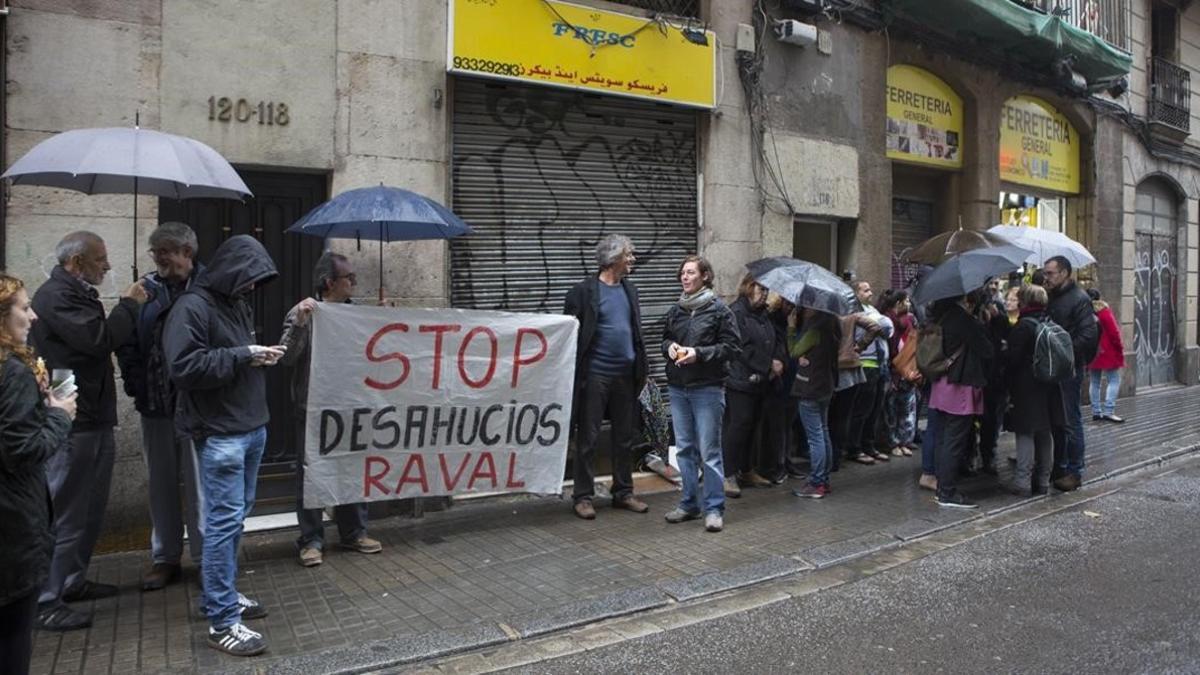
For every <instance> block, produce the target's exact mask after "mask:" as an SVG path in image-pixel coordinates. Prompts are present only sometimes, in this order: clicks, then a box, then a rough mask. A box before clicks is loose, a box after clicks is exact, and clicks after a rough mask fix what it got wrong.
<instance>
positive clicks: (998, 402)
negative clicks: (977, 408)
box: [979, 387, 1008, 466]
mask: <svg viewBox="0 0 1200 675" xmlns="http://www.w3.org/2000/svg"><path fill="white" fill-rule="evenodd" d="M1007 408H1008V391H1007V390H1006V389H1004V388H1003V387H988V388H986V389H984V390H983V415H981V416H980V417H979V459H980V461H981V462H982V463H983V466H992V465H993V464H994V463H995V462H996V444H997V443H998V442H999V440H1000V428H1001V427H1002V426H1003V425H1004V411H1005V409H1007Z"/></svg>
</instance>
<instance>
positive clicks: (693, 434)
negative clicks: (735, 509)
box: [667, 386, 725, 513]
mask: <svg viewBox="0 0 1200 675" xmlns="http://www.w3.org/2000/svg"><path fill="white" fill-rule="evenodd" d="M667 393H668V395H669V396H670V398H671V426H672V428H674V430H675V445H676V447H677V448H678V450H677V452H676V455H675V461H676V462H678V463H679V473H680V475H681V476H682V478H683V498H682V499H680V500H679V508H681V509H683V510H684V511H687V512H689V513H700V512H701V511H703V512H704V513H710V512H713V511H715V512H717V513H724V512H725V488H724V486H723V485H722V483H724V481H725V466H724V461H723V459H722V453H721V422H722V418H723V417H724V416H725V388H724V387H676V386H671V387H668V388H667ZM701 470H703V471H704V503H703V508H701V506H702V505H701V503H700V496H699V489H700V485H699V483H700V471H701Z"/></svg>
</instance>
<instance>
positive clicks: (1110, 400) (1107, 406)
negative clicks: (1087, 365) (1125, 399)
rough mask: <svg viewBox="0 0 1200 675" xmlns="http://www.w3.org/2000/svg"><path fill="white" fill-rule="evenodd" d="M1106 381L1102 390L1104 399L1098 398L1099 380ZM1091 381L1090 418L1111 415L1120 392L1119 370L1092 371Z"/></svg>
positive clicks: (1115, 408)
mask: <svg viewBox="0 0 1200 675" xmlns="http://www.w3.org/2000/svg"><path fill="white" fill-rule="evenodd" d="M1101 376H1103V377H1104V378H1105V379H1106V380H1108V386H1107V387H1105V388H1104V398H1103V399H1102V398H1100V378H1101ZM1091 380H1092V416H1093V417H1095V416H1096V415H1111V414H1113V413H1114V412H1116V410H1117V392H1119V391H1120V390H1121V369H1120V368H1114V369H1112V370H1093V371H1091Z"/></svg>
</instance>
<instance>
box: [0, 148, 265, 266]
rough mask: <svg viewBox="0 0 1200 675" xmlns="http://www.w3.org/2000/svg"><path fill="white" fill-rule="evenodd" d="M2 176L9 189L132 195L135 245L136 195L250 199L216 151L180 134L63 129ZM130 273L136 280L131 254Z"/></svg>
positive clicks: (231, 169)
mask: <svg viewBox="0 0 1200 675" xmlns="http://www.w3.org/2000/svg"><path fill="white" fill-rule="evenodd" d="M0 177H2V178H8V179H9V180H11V181H12V182H13V185H44V186H47V187H56V188H65V189H68V190H77V191H79V192H84V193H87V194H89V195H93V194H101V193H107V194H132V195H133V196H134V200H133V243H134V246H135V247H136V246H137V195H139V194H151V195H158V196H160V197H171V198H174V199H188V198H191V197H216V198H222V199H238V200H240V199H243V198H245V197H249V196H252V195H251V193H250V189H249V188H247V187H246V183H245V182H243V181H242V179H241V177H240V176H238V174H237V171H235V170H234V169H233V167H232V166H230V165H229V162H228V161H226V160H225V158H224V157H222V156H221V155H220V154H219V153H218V152H217V151H216V150H213V149H212V148H210V147H208V146H207V145H205V144H203V143H201V142H200V141H196V140H193V139H190V138H186V137H184V136H176V135H174V134H166V133H163V132H161V131H152V130H150V129H142V128H139V127H137V126H135V127H133V128H126V127H112V128H104V129H75V130H72V131H64V132H63V133H61V134H56V135H54V136H51V137H50V138H48V139H46V140H44V141H42V142H41V143H38V144H37V145H35V146H34V147H33V149H32V150H30V151H29V152H27V153H25V156H24V157H21V158H20V159H18V160H17V161H16V162H15V163H14V164H13V165H12V166H11V167H9V169H8V171H5V172H4V175H3V176H0ZM134 261H135V262H134V266H133V275H134V278H135V279H136V278H137V262H136V261H137V256H136V255H135V256H134Z"/></svg>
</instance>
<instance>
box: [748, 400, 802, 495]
mask: <svg viewBox="0 0 1200 675" xmlns="http://www.w3.org/2000/svg"><path fill="white" fill-rule="evenodd" d="M799 405H800V399H797V398H792V397H791V396H789V395H788V394H787V393H786V392H771V393H770V394H768V395H767V401H766V404H765V412H764V414H763V430H762V451H761V452H760V453H759V457H760V461H761V463H760V464H759V473H760V474H762V475H764V476H766V477H768V478H774V477H777V476H780V475H782V474H783V472H785V471H786V472H788V473H790V474H792V475H799V474H802V473H804V469H803V468H801V467H800V466H799V464H798V463H797V462H796V460H794V459H793V458H792V453H793V452H795V450H796V447H797V444H798V442H799V440H798V439H797V431H796V428H795V427H796V413H797V411H798V410H799V408H798V406H799Z"/></svg>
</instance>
